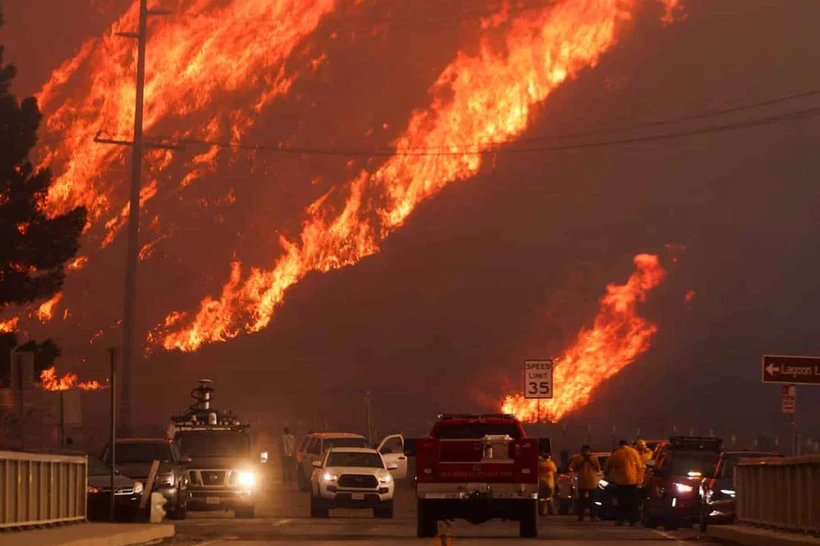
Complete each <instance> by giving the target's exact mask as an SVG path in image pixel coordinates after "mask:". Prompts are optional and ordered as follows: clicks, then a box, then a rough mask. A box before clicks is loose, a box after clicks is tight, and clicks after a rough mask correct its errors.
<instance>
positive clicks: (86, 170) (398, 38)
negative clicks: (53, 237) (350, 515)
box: [0, 0, 820, 434]
mask: <svg viewBox="0 0 820 546" xmlns="http://www.w3.org/2000/svg"><path fill="white" fill-rule="evenodd" d="M149 4H150V6H151V9H154V10H161V11H162V13H163V14H161V15H160V14H155V15H152V16H151V18H150V20H149V23H148V35H147V36H148V38H147V54H146V81H145V87H144V90H145V118H144V134H145V136H144V138H145V144H146V150H145V154H144V158H143V161H142V177H141V182H142V187H141V192H140V194H139V202H140V214H141V223H140V236H139V245H138V252H139V255H138V256H139V258H138V269H137V271H138V282H137V287H138V290H137V298H136V302H137V303H136V322H135V328H134V329H135V332H136V336H137V339H138V341H139V343H138V345H139V346H138V353H139V358H138V359H137V360H136V361H135V362H134V368H133V372H132V379H133V392H134V393H135V394H134V396H133V398H132V401H131V404H132V406H133V413H134V419H135V421H137V422H138V423H149V422H154V421H157V420H158V419H163V418H164V416H165V415H166V414H168V413H170V412H172V411H177V410H178V409H179V408H178V407H177V406H178V405H179V400H181V399H183V398H184V396H185V395H186V394H187V392H188V390H189V388H190V385H191V384H192V383H193V381H195V380H197V379H199V378H201V377H207V378H211V379H213V380H215V381H216V382H217V383H218V384H219V385H220V387H219V388H220V397H221V400H224V401H225V404H226V407H232V408H236V409H237V410H239V411H240V412H241V413H242V414H243V415H250V416H253V415H260V414H266V415H274V416H276V418H277V419H280V420H281V421H285V422H289V421H290V420H295V419H297V418H298V419H303V420H304V419H308V420H309V418H306V417H305V416H312V419H313V423H322V422H327V421H328V420H329V421H330V422H331V425H333V424H334V423H337V424H338V425H339V426H341V425H345V424H348V423H356V422H358V421H357V420H361V416H362V415H363V412H364V399H365V396H366V394H365V393H366V392H369V393H370V394H369V395H368V396H372V403H373V404H374V406H376V407H378V408H379V411H380V412H382V413H384V414H390V415H392V416H393V417H391V422H384V423H379V424H378V425H379V426H380V427H382V428H384V429H387V428H391V427H397V428H401V427H402V426H404V425H406V424H407V423H412V422H417V421H420V420H422V421H423V420H424V419H429V418H432V417H431V416H432V415H434V414H435V413H437V412H438V411H443V410H448V411H453V410H459V409H464V410H467V409H474V408H476V407H480V408H483V409H484V410H487V411H500V410H502V409H503V410H505V411H510V412H513V413H515V414H516V415H517V416H519V417H521V418H523V419H524V420H529V421H536V420H541V419H542V418H543V419H544V420H548V421H551V422H554V423H556V422H560V423H570V424H576V425H579V426H580V424H584V425H586V424H593V425H594V426H596V427H598V428H599V429H601V428H602V427H611V426H613V425H615V424H618V423H623V422H633V421H635V420H636V419H637V416H639V415H640V419H641V420H642V422H645V423H651V424H652V426H657V428H658V429H660V428H661V427H664V426H666V424H667V423H672V422H674V423H677V424H679V425H680V426H681V427H687V428H690V427H691V428H694V429H700V430H704V429H706V428H709V427H715V426H717V427H722V426H724V425H723V424H722V423H730V422H735V423H737V422H741V423H755V425H754V426H755V427H756V431H755V432H757V431H758V430H760V431H761V432H764V433H772V434H774V433H776V432H777V431H778V430H779V428H778V427H781V425H782V423H781V422H780V421H779V420H778V416H777V415H773V412H772V410H771V407H774V406H773V405H774V404H777V400H778V398H777V396H778V393H776V392H774V391H773V390H766V389H764V388H762V387H761V385H760V371H759V365H758V364H759V361H760V355H762V354H765V353H774V354H820V337H818V336H817V324H816V323H817V321H816V319H815V318H814V317H815V314H816V309H817V308H818V306H820V289H818V287H817V283H816V282H815V280H814V277H815V272H816V271H817V269H818V267H820V252H819V251H818V245H817V244H816V241H817V240H818V236H820V224H818V222H817V221H816V216H817V214H816V210H818V207H820V190H818V189H817V184H816V181H817V180H818V177H819V176H820V164H819V163H818V162H817V160H816V159H815V158H816V155H817V154H816V153H814V150H815V148H816V147H817V144H818V142H819V141H820V140H819V139H820V124H818V122H817V118H818V115H820V81H818V78H817V75H816V73H815V72H816V71H813V70H811V69H810V67H813V66H816V64H817V61H818V59H817V55H818V54H817V52H818V51H820V47H818V45H820V44H818V38H817V33H816V29H817V28H818V25H820V12H818V10H817V9H816V6H815V5H814V0H793V1H792V2H789V6H788V8H785V7H782V8H781V7H776V6H773V5H772V3H771V2H767V1H765V0H725V1H723V2H720V6H719V7H718V6H716V4H715V2H710V1H708V0H629V1H624V0H559V1H557V2H556V1H551V0H480V1H479V0H451V1H447V2H434V1H432V0H413V1H403V0H401V1H400V0H395V1H394V0H385V1H372V0H371V1H352V0H350V1H349V0H154V1H152V2H150V3H149ZM3 7H4V18H5V26H4V28H3V29H2V31H1V32H2V34H0V44H2V45H3V46H4V47H5V57H6V59H7V60H8V61H11V62H13V63H15V64H16V65H17V67H18V75H17V77H16V79H15V82H14V86H13V89H12V92H13V94H14V95H15V96H17V97H19V98H21V99H22V98H24V97H30V96H31V97H35V98H36V101H37V104H38V106H39V108H40V110H41V111H42V113H43V122H42V125H41V127H40V129H39V132H38V144H37V146H36V148H34V150H33V152H32V159H33V161H34V163H35V166H36V167H38V168H42V167H49V168H50V170H51V172H52V173H53V177H54V182H53V184H52V185H51V187H50V188H49V190H48V194H47V196H46V197H44V198H43V199H42V200H41V202H40V203H39V205H40V207H41V210H42V212H43V213H44V214H46V215H48V216H49V217H51V218H53V217H59V215H62V214H66V213H70V212H71V211H74V210H85V211H87V218H86V222H85V226H84V229H83V232H82V236H81V238H80V248H79V251H78V253H77V254H76V256H74V257H72V258H71V259H70V260H68V261H67V262H66V268H65V269H66V279H65V283H64V285H63V286H62V289H61V290H60V291H59V292H56V293H55V294H54V296H53V297H52V298H51V299H49V300H47V301H45V302H44V301H36V302H33V303H29V304H22V305H13V306H7V307H6V308H5V309H3V313H2V315H0V326H2V325H4V324H5V325H12V324H13V325H14V329H16V331H17V332H18V335H19V336H20V339H21V340H24V339H36V340H44V339H54V340H55V341H56V343H57V344H58V345H59V346H60V349H61V351H60V355H59V356H58V357H57V358H56V360H54V362H53V364H54V366H56V368H55V370H51V371H50V372H49V373H50V374H52V375H48V377H47V378H44V381H46V382H47V384H46V386H47V387H48V386H49V385H50V386H51V388H59V386H60V385H65V387H66V388H69V387H72V388H73V387H74V386H75V385H78V384H81V383H82V384H91V383H90V382H92V381H96V383H94V384H95V385H105V382H106V379H107V377H108V368H107V360H106V358H107V356H106V354H107V350H108V348H109V347H113V346H117V345H119V344H120V343H121V342H122V317H123V306H122V302H123V278H124V276H125V267H126V258H125V257H126V240H127V237H126V235H127V224H128V218H129V204H128V203H129V201H128V199H129V176H130V174H131V167H130V161H131V155H130V149H131V148H130V142H131V139H132V138H133V136H134V133H133V131H134V129H133V126H134V102H135V95H136V92H135V89H136V85H135V84H136V63H137V51H136V48H135V44H134V40H132V39H129V38H126V37H123V36H122V35H121V34H122V33H128V32H133V31H134V29H135V28H137V25H138V2H133V1H131V0H106V1H98V0H59V1H57V0H27V1H26V2H6V3H5V4H4V6H3ZM166 11H167V13H165V12H166ZM43 40H48V41H49V44H50V45H49V47H47V48H44V46H43V45H42V44H41V43H40V42H41V41H43ZM0 197H2V196H0ZM136 197H137V195H136V194H134V198H135V199H136ZM0 202H2V201H0ZM78 207H80V208H78ZM6 329H11V328H10V327H6ZM530 358H556V359H557V360H556V368H555V374H556V375H555V381H556V383H555V389H556V396H555V398H554V399H553V400H552V401H550V402H548V403H544V404H543V406H542V405H540V404H535V403H533V402H531V401H527V400H526V399H525V398H524V397H523V392H522V380H521V374H522V372H521V364H522V363H523V361H524V360H526V359H530ZM61 378H69V379H67V380H66V381H68V382H67V383H60V381H61ZM159 387H161V388H159ZM562 389H563V390H562ZM147 392H152V393H154V394H153V395H152V397H153V399H152V400H151V404H147V403H145V399H144V397H143V396H141V395H138V394H136V393H147ZM249 392H253V393H258V396H256V395H255V396H248V395H247V393H249ZM692 393H699V395H708V396H709V397H710V399H712V400H713V402H712V403H711V404H710V405H709V406H708V407H705V406H701V405H699V404H697V403H695V402H693V397H694V395H693V394H692ZM94 396H97V395H94ZM801 397H802V398H801V403H805V404H806V406H807V407H814V408H817V407H820V394H819V393H809V392H807V393H806V394H805V395H803V394H802V393H801ZM95 399H96V398H95ZM747 399H755V400H760V401H761V403H760V404H759V405H756V406H744V405H742V404H741V402H742V401H743V400H747ZM636 400H639V401H640V403H639V404H638V403H635V401H636ZM670 401H673V402H675V403H676V404H678V405H683V406H684V407H686V412H685V415H671V414H670V413H669V411H668V410H667V409H666V408H668V407H670ZM716 414H717V415H719V416H720V417H719V418H718V421H719V422H718V423H717V424H714V423H715V415H716ZM297 416H300V417H297ZM805 419H807V420H809V421H811V420H812V419H813V420H814V421H811V422H807V423H806V426H820V412H814V413H813V414H812V416H808V415H807V417H806V418H805ZM707 423H708V424H707ZM591 426H592V425H591ZM727 426H728V425H727ZM749 426H750V427H751V425H749ZM391 432H392V431H391ZM724 432H725V431H724ZM732 432H734V431H732ZM737 432H738V433H744V431H743V430H737Z"/></svg>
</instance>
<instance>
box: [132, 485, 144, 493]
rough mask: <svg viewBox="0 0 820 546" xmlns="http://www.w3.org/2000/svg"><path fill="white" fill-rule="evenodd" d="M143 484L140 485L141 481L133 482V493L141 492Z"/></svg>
mask: <svg viewBox="0 0 820 546" xmlns="http://www.w3.org/2000/svg"><path fill="white" fill-rule="evenodd" d="M143 489H145V486H144V485H142V482H134V493H142V491H143Z"/></svg>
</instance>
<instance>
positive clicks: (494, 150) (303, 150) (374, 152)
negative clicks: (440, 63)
mask: <svg viewBox="0 0 820 546" xmlns="http://www.w3.org/2000/svg"><path fill="white" fill-rule="evenodd" d="M816 116H820V107H814V108H808V109H804V110H796V111H791V112H784V113H782V114H777V115H773V116H766V117H760V118H753V119H749V120H743V121H737V122H732V123H725V124H721V125H712V126H707V127H701V128H696V129H687V130H681V131H672V132H668V133H660V134H654V135H646V136H637V137H628V138H621V139H610V140H599V141H593V142H582V143H568V144H558V145H553V146H536V147H526V148H516V147H515V146H514V145H515V144H516V141H510V142H504V143H491V144H489V145H485V146H486V147H485V148H477V149H466V148H465V149H461V150H456V149H450V150H443V151H442V150H441V149H438V150H436V149H425V148H408V149H405V150H401V149H384V148H383V149H370V150H368V149H333V148H314V147H288V148H283V147H281V146H279V145H264V144H262V145H253V144H238V143H230V142H219V141H209V140H197V139H186V140H183V141H182V144H188V145H202V146H216V147H219V148H226V149H233V150H248V151H264V152H272V153H279V154H293V155H316V156H342V157H394V156H398V157H414V156H419V157H439V156H441V157H447V156H461V155H490V154H505V153H506V154H516V153H534V152H550V151H563V150H581V149H588V148H603V147H611V146H619V145H625V144H637V143H643V142H653V141H662V140H671V139H677V138H684V137H688V136H696V135H705V134H713V133H721V132H728V131H738V130H743V129H751V128H754V127H761V126H765V125H773V124H777V123H785V122H787V121H793V120H796V119H808V118H813V117H816Z"/></svg>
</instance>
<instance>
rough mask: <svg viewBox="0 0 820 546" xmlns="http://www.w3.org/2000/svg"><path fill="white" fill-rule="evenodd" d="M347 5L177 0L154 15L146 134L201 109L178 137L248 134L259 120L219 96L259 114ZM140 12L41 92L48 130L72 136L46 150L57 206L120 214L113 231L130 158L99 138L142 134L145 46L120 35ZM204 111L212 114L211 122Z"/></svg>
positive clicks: (325, 0) (134, 10)
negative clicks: (290, 64) (140, 55)
mask: <svg viewBox="0 0 820 546" xmlns="http://www.w3.org/2000/svg"><path fill="white" fill-rule="evenodd" d="M337 1H338V0H230V1H227V2H221V3H219V5H217V3H215V2H213V1H212V0H185V1H183V2H179V3H177V5H178V6H179V13H174V14H172V15H169V16H166V17H153V18H152V19H151V24H150V34H151V44H150V47H149V48H148V56H147V65H148V67H150V68H149V70H148V74H147V83H146V89H145V95H146V111H145V128H146V130H147V131H149V130H150V129H151V128H153V127H155V126H156V125H157V124H159V123H161V122H162V121H164V120H166V119H169V118H176V119H178V118H189V117H192V116H194V115H195V114H198V113H199V114H200V117H198V118H197V119H198V120H199V122H193V121H190V120H189V121H187V126H192V124H193V126H194V127H196V129H191V130H189V131H187V132H186V134H185V135H180V134H178V135H177V136H190V135H194V136H198V137H200V138H202V137H203V135H204V136H205V137H207V136H209V135H210V131H209V130H208V129H209V128H211V129H213V128H216V129H221V130H224V131H226V132H230V133H231V134H234V135H236V136H241V135H242V133H243V131H244V130H246V129H247V128H248V127H250V126H251V125H252V124H253V123H252V117H251V114H249V113H247V112H243V111H233V110H230V111H225V109H220V108H216V107H215V106H214V102H215V100H217V99H218V98H223V97H226V96H231V95H239V96H240V97H241V98H242V102H243V103H244V104H251V105H253V109H252V110H253V111H252V114H254V115H255V114H258V113H259V112H260V111H261V110H262V109H263V108H264V107H265V106H266V105H268V104H269V103H270V102H271V101H272V100H273V99H275V98H276V97H277V96H279V95H281V94H282V93H285V92H287V91H288V89H289V88H290V84H291V82H292V79H293V77H294V76H293V75H288V74H287V73H286V72H285V70H284V68H283V62H284V61H285V60H286V59H287V58H288V57H289V55H290V54H291V52H292V51H293V49H294V48H295V47H296V45H297V44H298V43H299V41H300V40H301V39H302V38H304V37H305V36H306V35H308V34H309V33H311V32H313V31H314V30H315V28H316V27H317V25H318V24H319V21H320V20H321V18H322V17H323V16H324V15H326V14H328V13H330V12H332V11H333V10H334V9H335V7H336V3H337ZM137 14H138V2H136V1H135V2H134V3H133V4H132V6H131V9H129V10H128V11H127V12H126V13H125V14H124V15H123V16H122V17H120V19H119V20H118V21H117V22H116V23H114V25H113V26H112V27H111V29H110V31H109V32H108V33H106V35H105V36H104V37H102V38H99V39H93V40H90V41H89V42H87V43H86V44H85V45H83V46H82V48H81V49H80V51H79V53H77V55H76V56H75V57H74V58H73V59H69V60H68V61H66V62H65V63H63V65H62V66H60V67H59V68H58V69H57V70H55V71H54V72H53V74H52V77H51V80H50V81H49V82H48V83H47V84H46V85H45V86H44V87H43V89H42V90H41V91H40V93H39V94H38V99H39V102H40V106H41V108H42V109H43V111H44V112H45V113H46V122H45V127H44V130H45V131H46V133H57V134H61V135H63V140H62V141H61V142H60V143H59V144H57V145H56V146H51V147H49V146H45V147H44V149H43V150H42V152H43V154H42V156H43V157H42V162H41V164H43V165H52V166H53V168H54V170H55V172H56V173H58V176H57V178H56V180H55V183H54V184H53V185H52V187H51V188H50V190H49V196H48V205H49V208H50V210H51V211H53V212H55V213H60V212H64V211H66V210H68V209H71V208H73V207H75V206H77V205H86V206H87V207H88V209H89V221H90V222H91V223H95V222H98V221H100V220H103V217H104V215H108V216H110V214H109V213H110V212H111V211H112V210H113V211H115V212H114V215H113V217H111V219H113V220H114V223H113V224H111V225H110V226H109V227H108V230H109V234H110V233H111V232H112V231H115V230H116V229H119V227H121V223H120V222H119V221H117V218H118V216H119V214H120V211H116V209H115V208H114V204H115V203H116V202H117V201H118V199H120V198H122V197H123V196H124V193H123V191H122V188H121V187H120V184H121V181H122V177H120V176H111V172H110V170H111V168H112V167H114V166H118V165H120V164H122V162H123V161H124V158H125V150H124V149H123V148H122V147H117V146H107V145H100V144H95V143H94V142H93V138H94V135H95V134H98V133H100V134H102V135H103V136H107V137H109V138H117V139H125V140H127V139H129V138H130V136H131V135H132V134H133V128H132V126H133V121H134V96H135V91H134V81H135V73H136V69H135V64H136V60H135V57H136V55H135V44H134V41H133V40H130V39H126V38H123V37H120V36H117V35H116V33H118V32H133V31H135V30H136V28H137ZM202 112H211V115H209V117H208V119H207V120H206V121H205V122H201V113H202ZM45 140H46V141H47V140H48V139H47V138H46V139H45ZM169 154H170V152H169ZM199 159H200V161H201V160H202V158H199ZM210 159H211V160H212V159H213V158H210ZM190 182H191V181H190V180H188V179H186V181H185V184H189V183H190ZM115 193H116V194H117V195H115Z"/></svg>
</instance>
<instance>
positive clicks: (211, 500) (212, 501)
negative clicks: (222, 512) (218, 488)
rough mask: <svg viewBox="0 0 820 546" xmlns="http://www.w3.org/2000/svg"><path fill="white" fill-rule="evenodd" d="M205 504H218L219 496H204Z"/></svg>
mask: <svg viewBox="0 0 820 546" xmlns="http://www.w3.org/2000/svg"><path fill="white" fill-rule="evenodd" d="M205 504H219V497H205Z"/></svg>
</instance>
